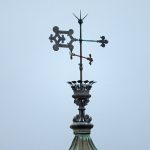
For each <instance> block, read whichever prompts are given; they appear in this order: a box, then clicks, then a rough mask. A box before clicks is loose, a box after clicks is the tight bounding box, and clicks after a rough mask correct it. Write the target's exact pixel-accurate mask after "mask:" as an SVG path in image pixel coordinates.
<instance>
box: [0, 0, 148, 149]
mask: <svg viewBox="0 0 150 150" xmlns="http://www.w3.org/2000/svg"><path fill="white" fill-rule="evenodd" d="M80 9H81V10H82V11H83V14H86V13H88V14H89V15H88V17H87V18H86V19H85V22H84V24H83V37H85V38H87V39H98V38H99V37H100V36H101V35H105V36H106V37H107V39H108V40H109V44H108V45H107V47H106V48H104V49H103V48H101V47H100V46H99V44H96V43H93V44H92V43H85V44H84V45H83V50H84V55H88V54H89V53H92V55H93V58H94V62H93V65H92V66H89V65H88V63H87V62H84V79H89V80H93V79H94V80H96V81H97V83H96V84H95V85H94V86H93V89H92V91H91V93H92V98H91V102H90V103H89V105H88V107H87V113H89V114H90V115H91V116H92V117H93V124H94V125H95V126H94V128H93V129H92V134H91V137H92V138H93V141H94V143H95V145H96V147H97V148H98V149H99V150H150V92H149V91H150V78H149V77H150V44H149V39H150V38H149V35H150V1H149V0H124V1H123V0H105V1H100V0H92V1H85V0H83V1H79V0H76V1H71V0H63V1H52V0H30V1H29V0H26V1H21V0H12V1H11V0H0V150H43V149H44V150H58V149H61V150H66V149H68V148H69V146H70V145H71V142H72V140H73V137H74V136H73V133H72V130H71V129H70V128H69V126H70V124H71V123H72V118H73V116H74V115H75V114H76V113H77V107H76V106H75V105H74V104H73V99H72V98H71V95H72V91H71V88H70V87H69V86H68V85H67V84H66V82H67V81H69V80H78V79H79V71H78V63H79V60H78V59H73V60H72V61H71V60H70V59H69V54H68V50H67V49H61V50H60V51H58V52H54V51H53V50H52V44H51V43H49V40H48V37H49V35H50V33H52V28H53V26H55V25H57V26H59V27H60V29H64V30H68V29H70V28H72V29H74V32H75V33H74V36H75V37H78V36H79V27H78V23H77V20H76V19H75V18H74V17H73V16H72V12H74V13H76V14H77V15H78V14H79V11H80ZM78 50H79V47H78V44H77V43H76V44H75V49H74V52H76V53H78Z"/></svg>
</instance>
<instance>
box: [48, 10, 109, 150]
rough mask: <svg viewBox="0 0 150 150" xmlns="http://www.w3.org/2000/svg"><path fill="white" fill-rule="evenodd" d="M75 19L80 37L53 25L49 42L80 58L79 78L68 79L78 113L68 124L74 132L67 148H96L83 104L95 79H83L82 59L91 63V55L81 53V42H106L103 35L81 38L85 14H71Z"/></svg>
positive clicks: (88, 117) (95, 149)
mask: <svg viewBox="0 0 150 150" xmlns="http://www.w3.org/2000/svg"><path fill="white" fill-rule="evenodd" d="M73 15H74V16H75V17H76V18H77V19H78V23H79V25H80V37H79V39H77V38H74V37H73V33H74V31H73V30H72V29H70V30H68V31H63V30H59V27H57V26H55V27H53V31H54V33H55V35H53V34H51V35H50V37H49V40H50V42H54V45H53V50H54V51H58V50H59V48H68V49H69V50H70V58H71V59H73V57H78V58H80V63H79V70H80V80H78V81H70V82H68V84H69V85H70V86H71V88H72V90H73V95H72V97H73V98H74V103H75V104H76V105H77V106H78V110H79V113H78V114H77V115H76V116H75V117H74V118H73V124H72V125H71V126H70V127H71V128H72V129H73V131H74V134H75V137H74V140H73V142H72V144H71V146H70V148H69V150H97V148H96V147H95V145H94V144H93V142H92V139H91V138H90V130H91V128H93V124H91V121H92V117H90V116H89V115H88V114H85V106H86V105H87V104H88V103H89V101H90V100H89V99H90V97H91V95H90V90H91V88H92V85H93V84H94V83H95V81H88V80H85V81H83V75H82V71H83V64H82V60H83V59H86V60H88V61H89V64H90V65H91V64H92V62H93V58H92V55H91V54H89V56H88V57H85V56H83V55H82V42H97V43H100V44H101V46H102V47H105V45H106V44H107V43H108V41H107V40H106V39H105V36H101V37H100V40H85V39H82V23H83V20H84V19H85V18H86V17H87V15H85V16H84V17H83V18H82V16H81V11H80V17H79V18H78V17H77V16H76V15H75V14H73ZM65 36H67V37H69V42H66V38H65ZM76 41H79V44H80V54H76V53H74V52H73V49H74V46H73V42H76Z"/></svg>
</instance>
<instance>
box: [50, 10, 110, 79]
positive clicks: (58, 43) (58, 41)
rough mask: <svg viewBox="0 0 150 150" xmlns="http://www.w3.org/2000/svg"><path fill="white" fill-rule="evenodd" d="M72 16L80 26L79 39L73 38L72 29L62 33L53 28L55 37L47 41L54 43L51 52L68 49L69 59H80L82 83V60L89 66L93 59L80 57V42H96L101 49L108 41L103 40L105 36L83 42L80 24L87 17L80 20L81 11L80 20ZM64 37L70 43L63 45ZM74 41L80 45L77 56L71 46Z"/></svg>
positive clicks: (57, 28) (90, 56) (51, 36)
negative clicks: (68, 39) (99, 44)
mask: <svg viewBox="0 0 150 150" xmlns="http://www.w3.org/2000/svg"><path fill="white" fill-rule="evenodd" d="M73 15H74V16H75V17H76V18H77V20H78V23H79V25H80V37H79V39H77V38H74V37H73V33H74V31H73V30H72V29H70V30H68V31H63V30H59V27H57V26H55V27H53V31H54V33H55V35H54V36H53V34H51V35H50V37H49V40H50V42H54V43H55V44H54V45H53V50H54V51H58V50H59V48H68V49H69V50H70V58H71V59H73V57H74V56H76V57H79V58H80V63H79V70H80V80H81V81H82V79H83V74H82V72H83V63H82V59H86V60H88V61H89V64H90V65H91V64H92V62H93V58H92V55H91V54H89V57H84V56H83V55H82V42H97V43H101V46H102V47H105V45H106V44H107V43H108V40H106V39H105V36H101V37H100V38H101V39H100V40H85V39H82V23H83V20H84V19H85V18H86V17H87V15H85V16H84V17H83V18H82V16H81V11H80V18H78V17H77V16H76V15H75V14H73ZM65 35H67V36H68V37H69V38H70V41H69V42H68V43H65V41H66V39H65ZM76 41H79V43H80V54H79V55H78V54H75V53H73V49H74V46H73V45H72V44H73V42H76Z"/></svg>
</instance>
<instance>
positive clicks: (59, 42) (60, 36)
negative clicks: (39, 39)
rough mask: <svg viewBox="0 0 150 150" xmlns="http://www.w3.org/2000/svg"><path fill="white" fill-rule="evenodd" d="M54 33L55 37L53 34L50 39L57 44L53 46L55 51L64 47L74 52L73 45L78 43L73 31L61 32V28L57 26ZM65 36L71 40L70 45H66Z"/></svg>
mask: <svg viewBox="0 0 150 150" xmlns="http://www.w3.org/2000/svg"><path fill="white" fill-rule="evenodd" d="M53 31H54V33H55V35H54V36H53V34H51V35H50V37H49V40H50V42H55V44H54V45H53V50H55V51H58V50H59V48H60V47H63V48H69V49H70V51H72V50H73V48H74V46H73V45H72V43H73V42H74V41H76V39H75V38H73V36H72V34H73V33H74V31H73V30H72V29H70V30H68V31H63V30H59V27H57V26H55V27H53ZM65 34H66V35H67V36H68V37H69V38H70V41H69V43H66V44H65V43H64V42H65V40H66V39H65V36H64V35H65Z"/></svg>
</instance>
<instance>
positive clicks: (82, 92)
mask: <svg viewBox="0 0 150 150" xmlns="http://www.w3.org/2000/svg"><path fill="white" fill-rule="evenodd" d="M94 83H95V81H88V80H85V81H81V80H78V81H71V82H68V84H70V86H71V88H72V90H73V92H74V94H73V95H72V97H73V98H74V103H75V104H76V105H77V106H79V108H78V110H79V114H77V115H76V116H75V117H74V118H73V122H87V123H90V122H91V120H92V117H90V116H89V115H87V114H85V106H86V105H87V104H88V103H89V101H90V100H89V98H90V97H91V95H90V93H89V92H90V90H91V88H92V85H93V84H94Z"/></svg>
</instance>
